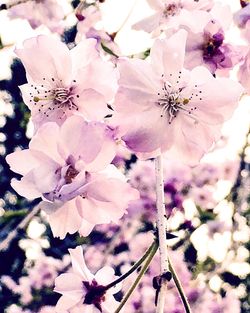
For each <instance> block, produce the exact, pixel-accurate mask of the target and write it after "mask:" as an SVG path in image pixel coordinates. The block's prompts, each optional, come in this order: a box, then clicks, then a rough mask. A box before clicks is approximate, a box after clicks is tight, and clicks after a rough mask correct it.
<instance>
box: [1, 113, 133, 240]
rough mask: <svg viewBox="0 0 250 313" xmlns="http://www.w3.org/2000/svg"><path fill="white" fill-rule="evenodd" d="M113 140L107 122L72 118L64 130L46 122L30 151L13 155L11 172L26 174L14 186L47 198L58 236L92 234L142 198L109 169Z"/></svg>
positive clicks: (44, 205)
mask: <svg viewBox="0 0 250 313" xmlns="http://www.w3.org/2000/svg"><path fill="white" fill-rule="evenodd" d="M112 136H113V134H112V132H111V130H110V129H109V128H108V127H106V126H105V124H103V123H98V122H90V123H87V122H86V121H85V120H84V119H83V118H82V117H80V116H72V117H69V118H68V119H67V120H66V121H65V122H64V123H63V125H62V126H61V127H59V126H58V125H57V124H56V123H54V122H49V123H46V124H44V125H43V126H42V127H41V128H39V130H38V131H37V133H36V135H35V136H34V137H33V138H32V140H31V142H30V145H29V149H26V150H22V151H17V152H14V153H12V154H10V155H8V156H7V162H8V163H9V164H10V166H11V169H12V170H13V171H15V172H17V173H19V174H21V175H23V177H22V179H21V180H20V181H18V180H13V181H12V187H13V188H14V189H15V190H16V191H17V192H18V193H19V194H20V195H22V196H24V197H26V198H28V199H34V198H38V197H42V199H43V202H41V204H40V206H41V208H42V209H43V210H45V211H46V212H47V213H48V214H49V222H50V225H51V228H52V231H53V234H54V236H59V237H60V238H63V237H64V236H65V235H66V233H67V232H69V233H74V232H76V231H78V230H80V233H81V234H82V235H88V234H89V233H90V231H91V230H92V228H93V227H94V225H95V224H101V223H109V222H110V221H117V220H118V219H119V218H121V217H122V215H123V214H124V213H125V210H126V208H127V206H128V203H129V201H130V200H133V199H134V198H135V199H136V198H138V191H136V190H135V189H133V188H131V187H130V186H129V184H127V183H126V180H125V177H124V176H123V175H122V174H121V173H120V172H119V171H118V170H117V169H116V168H115V167H114V166H113V165H109V163H110V162H111V161H112V159H113V158H114V156H115V150H116V147H115V145H116V144H115V142H114V140H113V137H112ZM124 195H126V196H124Z"/></svg>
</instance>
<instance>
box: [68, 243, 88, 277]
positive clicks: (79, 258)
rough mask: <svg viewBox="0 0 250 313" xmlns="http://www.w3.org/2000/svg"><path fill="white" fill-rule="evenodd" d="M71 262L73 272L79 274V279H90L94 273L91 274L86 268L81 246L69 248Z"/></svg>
mask: <svg viewBox="0 0 250 313" xmlns="http://www.w3.org/2000/svg"><path fill="white" fill-rule="evenodd" d="M69 253H70V257H71V263H72V267H73V271H74V273H75V274H77V275H79V276H80V277H81V279H83V280H85V281H91V280H92V279H93V278H94V275H93V274H91V272H90V270H89V269H88V268H87V265H86V263H85V260H84V257H83V250H82V247H81V246H77V247H76V248H75V249H69Z"/></svg>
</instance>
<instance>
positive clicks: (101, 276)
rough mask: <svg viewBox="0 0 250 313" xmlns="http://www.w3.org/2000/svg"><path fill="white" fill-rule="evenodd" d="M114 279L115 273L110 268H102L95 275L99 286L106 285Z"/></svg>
mask: <svg viewBox="0 0 250 313" xmlns="http://www.w3.org/2000/svg"><path fill="white" fill-rule="evenodd" d="M114 279H115V271H114V269H113V268H112V267H110V266H104V267H102V268H101V269H100V270H99V271H98V272H97V273H96V274H95V280H96V281H97V283H98V284H99V285H104V286H105V285H107V284H109V283H111V282H112V281H113V280H114Z"/></svg>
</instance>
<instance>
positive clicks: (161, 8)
mask: <svg viewBox="0 0 250 313" xmlns="http://www.w3.org/2000/svg"><path fill="white" fill-rule="evenodd" d="M147 2H148V4H149V5H150V7H151V8H152V9H153V10H154V11H155V13H154V14H153V15H151V16H149V17H147V18H145V19H143V20H142V21H140V22H138V23H136V24H135V25H134V26H133V28H134V29H137V30H144V31H146V32H148V33H151V32H153V34H155V35H158V34H159V31H161V30H165V29H169V28H174V29H178V27H179V26H180V25H185V26H188V27H189V28H190V29H191V30H193V31H195V29H196V28H197V26H198V23H196V19H197V18H198V19H200V18H201V17H202V16H203V15H204V16H206V12H205V11H206V10H207V9H209V8H210V7H211V6H212V4H213V1H211V0H201V1H193V0H171V1H166V0H147Z"/></svg>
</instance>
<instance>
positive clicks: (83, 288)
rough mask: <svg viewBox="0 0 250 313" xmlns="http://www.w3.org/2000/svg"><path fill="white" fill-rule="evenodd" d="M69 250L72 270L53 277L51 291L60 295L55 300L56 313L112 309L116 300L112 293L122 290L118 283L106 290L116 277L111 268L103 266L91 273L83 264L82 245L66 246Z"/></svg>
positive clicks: (87, 312)
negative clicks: (72, 247) (53, 287)
mask: <svg viewBox="0 0 250 313" xmlns="http://www.w3.org/2000/svg"><path fill="white" fill-rule="evenodd" d="M69 253H70V256H71V261H72V268H73V271H72V272H71V273H66V274H61V275H60V276H58V277H57V278H56V280H55V289H54V291H56V292H58V293H60V294H62V297H61V298H60V299H59V301H58V302H57V305H56V308H55V310H56V312H58V313H61V312H62V313H64V312H65V311H67V312H69V313H73V312H79V313H80V312H84V313H98V312H104V313H108V312H110V313H111V312H114V309H115V308H116V307H117V306H118V305H119V303H118V302H117V301H116V300H115V299H114V297H113V294H115V293H117V292H118V291H119V290H120V289H121V285H120V284H119V285H117V286H115V287H112V288H110V289H108V290H106V289H105V286H106V285H108V284H109V283H111V282H112V281H114V280H115V279H116V278H117V277H116V276H115V275H114V270H113V269H112V268H111V267H108V266H105V267H103V268H101V269H100V270H99V271H98V272H97V273H96V274H95V275H93V274H92V273H91V272H90V271H89V269H88V268H87V266H86V264H85V261H84V257H83V251H82V247H80V246H78V247H76V248H75V249H69Z"/></svg>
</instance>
